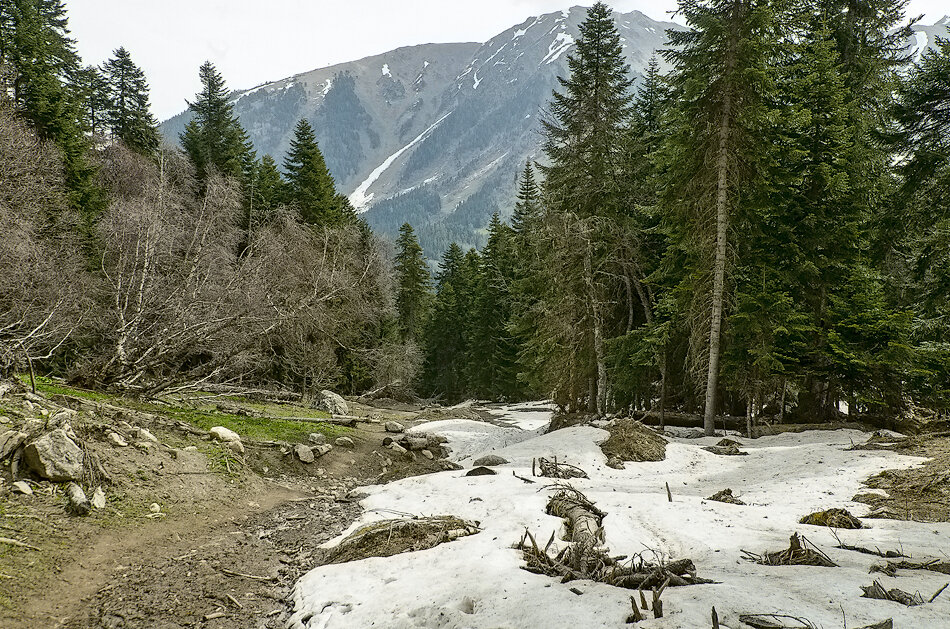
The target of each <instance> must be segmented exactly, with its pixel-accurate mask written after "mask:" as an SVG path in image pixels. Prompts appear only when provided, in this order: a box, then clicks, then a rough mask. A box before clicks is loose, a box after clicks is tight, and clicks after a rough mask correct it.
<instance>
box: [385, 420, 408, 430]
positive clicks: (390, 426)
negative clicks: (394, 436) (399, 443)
mask: <svg viewBox="0 0 950 629" xmlns="http://www.w3.org/2000/svg"><path fill="white" fill-rule="evenodd" d="M405 430H406V428H405V427H404V426H403V425H402V424H400V423H399V422H386V432H405Z"/></svg>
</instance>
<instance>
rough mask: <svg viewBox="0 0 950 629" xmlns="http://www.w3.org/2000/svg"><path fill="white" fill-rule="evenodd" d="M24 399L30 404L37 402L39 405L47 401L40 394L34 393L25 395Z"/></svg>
mask: <svg viewBox="0 0 950 629" xmlns="http://www.w3.org/2000/svg"><path fill="white" fill-rule="evenodd" d="M23 399H24V400H27V401H29V402H35V403H37V404H42V403H43V401H44V400H45V398H44V397H43V396H41V395H40V394H39V393H33V392H32V391H30V392H28V393H27V394H26V395H24V396H23Z"/></svg>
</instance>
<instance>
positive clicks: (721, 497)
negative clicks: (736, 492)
mask: <svg viewBox="0 0 950 629" xmlns="http://www.w3.org/2000/svg"><path fill="white" fill-rule="evenodd" d="M706 500H714V501H716V502H725V503H728V504H731V505H744V504H745V503H744V502H742V501H741V500H739V499H738V498H736V497H735V496H733V495H732V490H731V489H723V490H722V491H717V492H716V493H714V494H713V495H712V496H710V497H709V498H706Z"/></svg>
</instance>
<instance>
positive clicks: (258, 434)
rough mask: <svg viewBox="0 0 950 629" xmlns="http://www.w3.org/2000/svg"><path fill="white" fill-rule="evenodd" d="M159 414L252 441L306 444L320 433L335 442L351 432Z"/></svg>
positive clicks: (195, 413) (199, 414)
mask: <svg viewBox="0 0 950 629" xmlns="http://www.w3.org/2000/svg"><path fill="white" fill-rule="evenodd" d="M154 410H155V412H158V413H164V414H165V415H168V416H170V417H173V418H175V419H177V420H180V421H184V422H187V423H189V424H192V425H193V426H197V427H198V428H201V429H202V430H211V429H212V428H214V427H215V426H224V427H225V428H229V429H231V430H233V431H234V432H236V433H237V434H239V435H241V436H242V437H246V438H248V439H253V440H256V441H291V442H294V441H296V442H301V441H303V442H305V441H307V435H309V434H310V433H312V432H319V433H322V434H324V435H326V437H327V438H328V439H333V438H336V437H339V436H341V435H345V434H347V433H348V432H349V430H350V429H349V428H345V427H343V426H337V425H335V424H324V423H322V422H295V421H293V420H286V419H266V418H264V417H247V416H244V415H231V414H229V413H220V412H217V411H210V410H202V409H195V408H183V407H156V408H155V409H154Z"/></svg>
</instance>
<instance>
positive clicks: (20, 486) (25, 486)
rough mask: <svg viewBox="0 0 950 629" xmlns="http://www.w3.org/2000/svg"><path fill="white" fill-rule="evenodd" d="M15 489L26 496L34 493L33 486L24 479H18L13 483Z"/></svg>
mask: <svg viewBox="0 0 950 629" xmlns="http://www.w3.org/2000/svg"><path fill="white" fill-rule="evenodd" d="M13 491H16V492H19V493H21V494H23V495H24V496H32V495H33V488H32V487H30V484H29V483H27V482H26V481H22V480H18V481H17V482H15V483H13Z"/></svg>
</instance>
